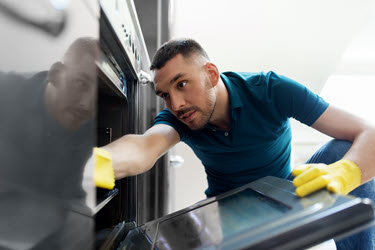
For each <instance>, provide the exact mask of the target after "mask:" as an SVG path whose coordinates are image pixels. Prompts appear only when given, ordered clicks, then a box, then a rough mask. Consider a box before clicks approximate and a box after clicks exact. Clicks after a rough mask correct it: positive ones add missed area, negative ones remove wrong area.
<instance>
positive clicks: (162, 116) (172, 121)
mask: <svg viewBox="0 0 375 250" xmlns="http://www.w3.org/2000/svg"><path fill="white" fill-rule="evenodd" d="M156 124H166V125H169V126H171V127H172V128H174V129H175V130H176V131H177V133H178V134H179V135H180V140H181V141H185V140H187V139H188V138H189V137H190V133H189V128H188V127H187V126H186V125H185V124H183V123H182V122H180V121H179V120H178V119H177V118H176V117H175V116H174V115H173V114H172V113H171V112H170V111H169V109H167V108H166V109H163V110H162V111H161V112H160V113H159V114H158V115H157V116H156V117H155V120H154V125H156Z"/></svg>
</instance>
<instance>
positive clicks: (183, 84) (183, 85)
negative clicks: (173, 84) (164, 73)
mask: <svg viewBox="0 0 375 250" xmlns="http://www.w3.org/2000/svg"><path fill="white" fill-rule="evenodd" d="M185 85H186V82H179V83H178V87H179V88H183V87H185Z"/></svg>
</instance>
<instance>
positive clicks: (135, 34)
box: [94, 0, 169, 249]
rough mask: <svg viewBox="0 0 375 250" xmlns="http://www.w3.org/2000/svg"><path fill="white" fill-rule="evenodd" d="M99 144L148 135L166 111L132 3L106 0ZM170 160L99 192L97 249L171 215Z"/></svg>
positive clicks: (102, 17)
mask: <svg viewBox="0 0 375 250" xmlns="http://www.w3.org/2000/svg"><path fill="white" fill-rule="evenodd" d="M100 48H101V51H100V60H99V61H98V62H97V66H98V69H99V70H98V72H99V73H98V76H99V77H98V78H99V81H98V102H97V128H96V131H97V146H99V147H100V146H103V145H106V144H108V143H110V142H112V141H114V140H116V139H118V138H119V137H121V136H123V135H126V134H129V133H130V134H142V133H144V132H145V131H146V130H147V129H148V128H150V127H151V126H152V124H153V119H154V117H155V116H156V114H157V112H158V111H159V110H160V109H161V104H160V100H157V98H156V95H155V93H154V89H153V84H152V82H151V75H150V74H151V72H150V70H149V67H150V57H149V54H148V50H147V47H146V44H145V40H144V37H143V34H142V30H141V26H140V23H139V20H138V16H137V12H136V8H135V5H134V2H133V1H132V0H127V1H110V0H102V1H100ZM168 176H169V174H168V161H167V156H164V157H162V158H161V159H160V160H158V161H157V162H156V164H155V166H154V167H153V168H152V169H151V170H150V171H148V172H146V173H144V174H140V175H137V176H131V177H126V178H124V179H121V180H118V181H116V185H115V188H114V189H113V190H110V191H108V190H105V189H100V188H97V189H96V193H97V195H96V199H97V202H96V206H95V209H94V210H95V224H96V227H95V229H96V246H97V247H99V248H102V249H106V248H111V247H113V246H116V245H117V244H118V241H120V240H121V237H122V235H124V234H126V232H127V231H128V230H130V229H131V228H134V227H135V226H138V225H141V224H144V223H146V222H148V221H151V220H154V219H156V218H158V217H161V216H163V215H165V214H167V213H168V212H169V211H168V205H169V201H168V197H169V195H168V193H169V178H168Z"/></svg>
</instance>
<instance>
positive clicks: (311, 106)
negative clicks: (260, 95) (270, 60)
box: [265, 72, 329, 126]
mask: <svg viewBox="0 0 375 250" xmlns="http://www.w3.org/2000/svg"><path fill="white" fill-rule="evenodd" d="M265 77H266V78H267V79H266V82H267V83H268V85H269V86H268V93H267V96H268V98H270V99H271V100H272V102H274V103H275V106H276V109H277V111H278V113H279V115H280V116H281V117H283V118H288V117H292V118H294V119H296V120H298V121H300V122H302V123H304V124H306V125H308V126H311V125H312V124H313V123H314V122H315V121H316V120H317V119H318V118H319V117H320V116H321V115H322V114H323V112H324V111H325V110H326V109H327V107H328V105H329V104H328V103H327V102H326V101H325V100H324V99H323V98H321V97H320V96H319V95H317V94H315V93H313V92H312V91H311V90H309V89H308V88H307V87H305V86H304V85H302V84H300V83H298V82H296V81H294V80H292V79H289V78H287V77H285V76H281V75H277V74H276V73H274V72H269V73H267V74H266V75H265Z"/></svg>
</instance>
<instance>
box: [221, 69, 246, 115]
mask: <svg viewBox="0 0 375 250" xmlns="http://www.w3.org/2000/svg"><path fill="white" fill-rule="evenodd" d="M220 77H221V79H222V80H223V82H224V85H225V87H226V88H227V91H228V96H229V105H230V109H231V110H234V109H237V108H241V107H242V106H243V103H242V101H241V99H240V96H239V95H238V93H237V91H236V90H235V89H234V88H233V87H232V85H233V84H232V82H231V81H230V80H229V78H228V77H227V76H226V75H225V73H222V74H220Z"/></svg>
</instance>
